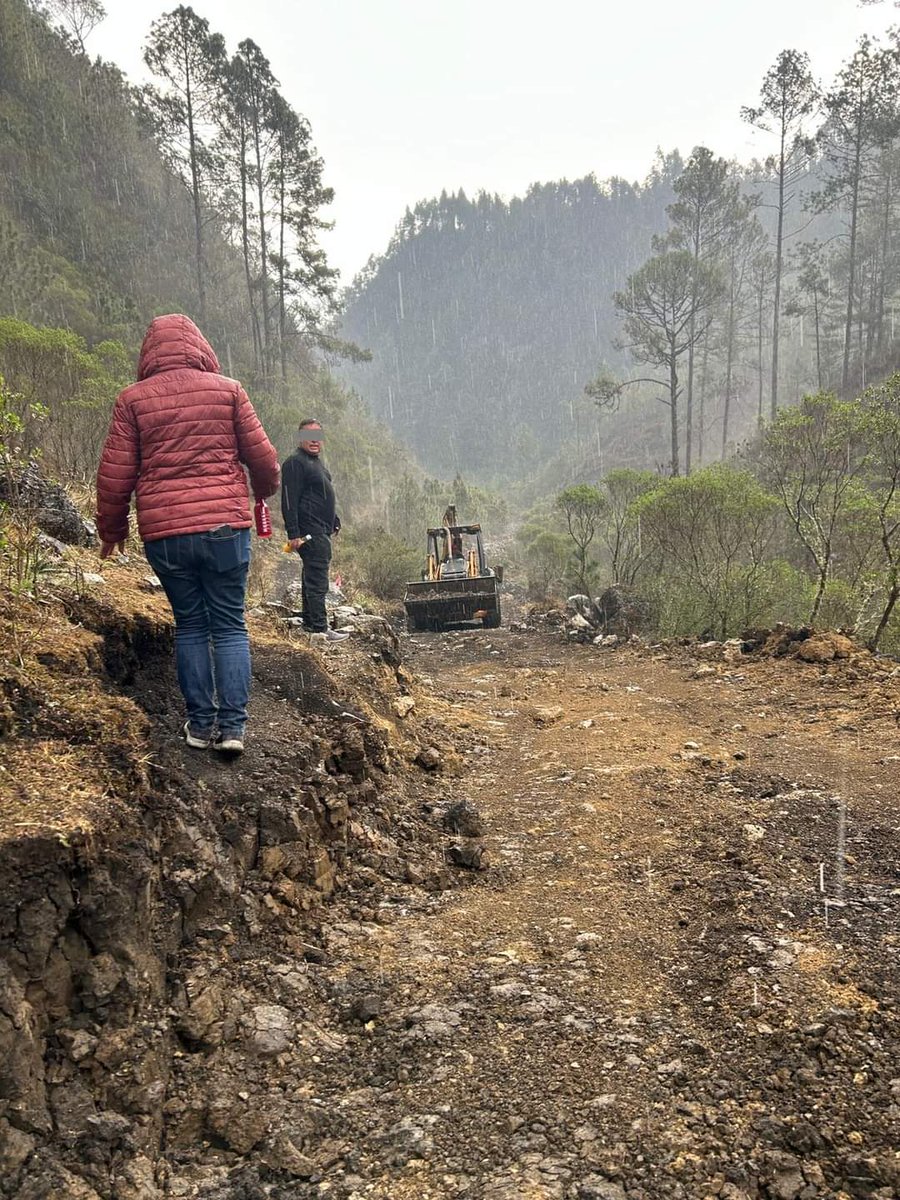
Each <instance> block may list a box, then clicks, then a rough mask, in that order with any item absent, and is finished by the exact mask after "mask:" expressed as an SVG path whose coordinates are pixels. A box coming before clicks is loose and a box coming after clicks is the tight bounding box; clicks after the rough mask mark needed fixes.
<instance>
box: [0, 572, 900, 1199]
mask: <svg viewBox="0 0 900 1200" xmlns="http://www.w3.org/2000/svg"><path fill="white" fill-rule="evenodd" d="M134 597H135V598H134V601H133V602H134V604H135V605H136V606H144V607H137V613H136V616H133V617H127V616H125V617H123V616H122V614H121V613H119V612H118V611H117V610H113V609H109V610H107V609H101V607H100V606H98V605H96V604H95V605H94V606H93V607H90V606H86V605H85V603H84V602H82V604H81V607H80V608H77V609H74V608H73V609H72V610H71V611H64V612H61V614H60V615H59V617H58V619H57V626H55V627H54V628H53V630H52V631H51V632H52V634H53V636H52V639H50V638H49V634H48V635H47V638H48V640H49V641H50V643H51V644H52V648H53V655H52V656H50V655H49V652H48V655H45V656H44V658H42V659H41V660H40V662H37V660H36V664H35V665H34V666H33V667H31V668H30V670H31V675H30V676H28V677H27V678H25V677H24V676H23V678H22V679H21V680H20V679H19V678H18V677H16V678H15V679H13V681H12V683H11V684H10V685H9V687H8V689H7V692H8V695H9V696H10V697H11V700H10V705H11V706H12V707H11V708H10V712H14V714H15V716H16V722H17V724H16V729H17V738H16V739H14V740H13V742H12V744H11V746H10V747H9V748H8V751H9V753H8V755H7V759H8V763H11V764H14V765H15V778H14V779H13V771H12V770H11V769H7V773H6V775H5V776H3V778H4V779H6V780H12V782H14V783H15V784H16V786H17V787H19V790H20V791H22V793H23V796H24V795H25V794H26V793H28V795H29V796H30V795H31V793H34V792H35V790H36V788H35V786H33V784H34V781H35V780H38V781H39V782H40V788H38V789H37V790H38V791H40V793H41V795H44V794H45V792H44V791H41V789H44V790H45V791H46V795H47V796H49V797H50V799H51V800H52V801H53V803H52V805H51V807H52V813H51V816H52V817H53V822H52V823H51V824H49V825H48V826H47V829H44V828H43V827H42V826H41V824H40V821H39V820H38V818H39V817H40V820H41V821H43V820H44V817H43V816H42V815H41V813H42V812H43V810H41V812H40V813H37V815H35V813H33V812H32V813H31V817H30V820H31V822H32V825H31V826H29V827H28V828H29V829H30V828H32V826H33V827H34V832H33V833H32V834H30V835H29V836H21V835H20V833H19V832H18V831H17V828H18V827H17V828H16V829H13V830H12V832H11V833H10V836H9V837H8V838H7V841H6V842H5V843H3V846H5V852H6V855H7V859H6V860H5V861H7V862H8V866H7V868H6V878H5V889H4V892H3V895H4V897H5V899H4V904H5V907H4V908H3V909H2V910H0V916H2V921H0V924H3V926H4V938H5V939H6V940H5V943H4V945H6V951H5V952H6V954H7V958H6V960H5V961H6V966H5V967H4V969H3V970H2V971H0V1063H2V1062H3V1061H4V1056H5V1061H6V1063H7V1065H8V1066H9V1070H8V1072H7V1075H6V1078H5V1080H4V1081H3V1087H2V1088H0V1194H2V1195H4V1196H10V1197H12V1196H15V1197H17V1200H20V1198H24V1200H55V1198H56V1197H63V1196H65V1197H66V1198H67V1200H69V1198H70V1197H71V1198H72V1200H167V1198H169V1197H179V1198H180V1197H185V1198H186V1197H200V1198H202V1200H266V1198H270V1200H304V1198H306V1197H309V1198H313V1197H316V1198H318V1197H328V1198H334V1200H445V1198H447V1200H449V1198H456V1197H459V1198H464V1200H542V1198H545V1197H546V1198H550V1200H706V1198H707V1197H719V1198H721V1200H846V1198H847V1197H850V1198H856V1197H868V1198H870V1200H890V1198H891V1197H897V1196H900V1066H898V1059H900V1055H898V1051H900V1021H898V1012H900V1010H898V1006H897V1005H898V990H900V971H898V962H897V956H898V949H900V925H898V921H897V904H898V901H900V871H898V862H900V859H898V844H900V828H898V826H900V819H898V811H897V793H898V783H900V736H898V729H897V713H898V712H900V677H898V676H895V674H894V667H893V664H892V663H885V662H883V661H879V660H875V659H873V658H872V657H871V656H869V655H867V654H864V653H859V652H853V653H852V654H851V655H850V656H849V657H843V658H840V659H837V660H835V661H830V660H829V654H830V649H829V644H823V646H821V647H820V649H822V654H821V655H819V656H818V657H821V658H822V659H823V661H821V662H805V661H800V660H799V659H797V658H795V657H783V658H774V657H772V656H771V655H767V654H766V653H761V654H758V655H755V656H751V657H749V658H747V657H743V656H742V655H741V654H740V653H739V652H737V651H735V650H734V648H731V649H730V650H727V651H723V650H722V649H721V648H711V649H709V650H705V651H703V650H698V649H697V648H690V647H668V648H657V649H655V650H654V649H653V648H647V647H635V648H630V647H625V648H620V649H616V650H613V651H608V650H602V649H599V648H596V647H594V646H576V645H567V644H566V643H565V642H564V641H563V639H562V636H561V634H559V633H555V634H551V633H541V632H535V631H532V632H517V631H515V630H506V629H503V630H497V631H495V632H492V633H490V634H488V633H459V634H446V635H442V636H427V637H426V636H422V637H417V638H415V639H410V638H404V639H402V647H401V648H402V653H403V657H404V660H405V663H406V665H405V667H404V668H403V669H401V668H400V667H399V656H398V647H397V642H396V638H394V635H393V634H392V633H391V632H390V630H387V632H385V629H382V631H381V633H380V634H378V636H377V637H374V635H373V637H374V640H373V637H370V636H369V635H363V634H358V635H354V639H353V640H351V642H348V643H345V644H343V645H342V646H337V647H334V648H329V649H327V650H326V651H325V652H324V653H319V652H316V651H313V650H311V649H310V648H309V647H304V646H303V645H301V644H300V643H299V642H298V643H297V644H296V645H289V644H288V643H287V642H286V641H285V638H284V636H283V635H282V634H281V633H279V632H278V631H277V630H273V626H272V622H271V620H270V619H269V620H268V623H267V620H266V618H265V617H260V618H258V627H257V628H256V629H255V634H254V636H255V639H256V649H255V658H254V671H255V693H254V700H253V704H254V709H253V712H254V724H253V736H252V738H251V740H250V742H249V743H248V749H247V753H246V754H245V755H244V758H243V759H242V760H241V761H240V762H239V763H237V764H227V763H222V762H221V761H217V760H216V758H215V756H210V755H208V754H204V753H198V752H192V751H188V750H186V749H185V748H184V747H183V745H182V744H181V743H179V742H178V740H177V738H176V736H175V735H176V731H177V728H178V725H179V723H180V716H179V715H178V714H179V713H180V703H179V700H178V696H177V685H176V682H175V678H174V668H173V665H172V657H171V653H170V649H169V643H168V631H167V627H166V626H165V624H164V621H163V619H162V617H161V616H160V617H159V619H157V618H156V616H155V615H154V614H155V613H156V609H155V608H154V607H153V606H154V605H155V604H156V601H155V599H154V598H153V597H150V598H149V599H146V598H145V593H144V592H142V591H140V590H135V592H134ZM145 609H146V611H145ZM73 613H74V614H75V617H77V620H75V618H73V616H72V614H73ZM151 618H152V619H151ZM73 621H74V623H73ZM385 628H386V627H385ZM91 630H95V631H96V632H90V631H91ZM67 638H68V639H69V640H68V641H67V640H66V639H67ZM826 641H827V639H826ZM787 648H788V649H790V648H791V647H787ZM793 649H796V647H793ZM813 649H815V647H813ZM63 651H65V655H64V654H63ZM845 652H846V647H844V649H843V650H842V653H845ZM66 655H67V656H68V657H66ZM810 657H813V658H815V657H817V655H816V654H815V653H812V654H811V655H810ZM70 660H71V661H70ZM67 664H69V665H68V666H67ZM86 668H89V670H86ZM40 670H45V672H47V674H46V676H45V677H41V676H40V675H39V671H40ZM66 670H69V671H70V675H66V674H65V671H66ZM51 672H52V673H51ZM91 672H93V675H91ZM32 676H33V677H32ZM41 678H44V684H43V685H42V686H44V687H45V688H48V687H53V688H55V689H56V690H55V691H53V692H52V702H51V703H38V702H37V699H36V697H37V695H38V691H37V690H36V689H37V688H38V684H37V683H35V680H40V679H41ZM92 680H93V682H92ZM26 684H27V685H28V687H26ZM28 688H30V689H31V690H28ZM80 688H83V689H86V690H84V691H83V693H82V691H79V689H80ZM91 688H93V690H90V689H91ZM354 704H358V706H359V709H358V711H357V710H356V709H354V707H353V705H354ZM347 705H349V708H346V707H345V706H347ZM104 706H106V707H104ZM107 709H108V711H109V713H110V714H111V716H109V717H108V718H105V717H103V714H104V713H106V712H107ZM98 714H99V715H98ZM401 714H404V715H401ZM102 717H103V719H102V720H101V718H102ZM98 722H99V724H98ZM104 722H105V723H104ZM98 731H99V732H98ZM429 742H430V743H431V747H432V749H431V750H429V751H428V752H427V753H426V754H425V755H424V757H423V756H422V752H421V751H422V746H423V745H427V743H429ZM73 745H74V746H82V745H88V746H91V747H93V749H92V758H91V761H92V762H95V763H98V764H99V766H98V768H97V769H98V770H100V768H102V771H103V772H105V774H102V778H101V782H102V783H103V788H102V789H99V790H98V791H97V796H96V797H94V799H93V800H92V801H91V804H92V806H93V807H92V808H91V810H90V811H91V812H92V813H93V814H94V815H93V816H92V818H91V821H92V824H91V825H89V826H88V827H87V828H88V833H87V834H85V832H84V828H85V826H84V820H83V814H84V812H86V811H87V810H86V809H85V805H84V802H83V799H82V798H81V795H80V793H78V794H75V793H73V792H72V787H73V785H74V783H77V782H78V779H80V778H81V777H76V776H75V775H74V773H73V771H72V770H71V769H67V770H65V771H64V770H62V769H60V767H59V763H60V762H63V761H66V762H68V760H64V759H61V758H60V757H59V756H60V754H61V753H63V752H66V753H68V751H69V748H70V746H73ZM51 751H52V754H51ZM414 762H418V763H419V766H414V765H413V763H414ZM29 772H30V774H29ZM51 778H52V779H53V780H56V781H57V784H58V787H57V791H56V792H52V791H50V790H46V789H47V783H46V781H47V780H49V779H51ZM29 781H31V783H29ZM26 801H27V803H26V809H27V808H28V805H29V804H31V801H30V800H28V798H27V796H26ZM76 801H77V803H76ZM461 802H465V803H461ZM66 803H68V804H69V806H70V809H72V810H74V812H75V813H76V815H78V814H82V817H81V818H80V819H81V823H80V824H79V825H78V826H77V827H76V826H75V824H74V819H73V823H72V829H71V830H70V829H68V828H67V827H66V828H63V827H62V825H61V824H60V821H61V819H62V816H64V815H65V813H66V812H67V811H69V810H67V809H66V808H65V804H66ZM98 805H99V807H98ZM454 805H455V806H456V807H455V808H454V807H453V806H454ZM32 807H33V806H32ZM45 807H46V805H45ZM12 811H13V810H11V809H9V811H7V817H8V818H9V819H10V820H11V819H12V818H11V817H10V816H9V813H10V812H12ZM28 811H30V810H28ZM13 815H15V814H14V813H13ZM91 829H93V830H94V831H95V832H93V833H91V832H90V831H91ZM13 835H14V836H13ZM454 860H455V861H456V865H455V866H450V865H448V864H450V863H451V862H453V861H454ZM460 862H462V863H468V864H471V865H472V866H473V867H478V866H480V868H481V869H472V870H467V869H466V868H465V867H460V866H459V863H460ZM0 875H2V873H0ZM48 896H49V897H50V898H51V899H49V900H48ZM51 900H52V902H51ZM0 1074H2V1072H0Z"/></svg>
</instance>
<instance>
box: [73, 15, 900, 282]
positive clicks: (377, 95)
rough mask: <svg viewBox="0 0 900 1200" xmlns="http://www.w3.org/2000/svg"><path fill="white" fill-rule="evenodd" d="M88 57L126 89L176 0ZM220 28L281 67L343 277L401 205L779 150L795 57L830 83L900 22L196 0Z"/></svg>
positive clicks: (112, 21)
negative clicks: (773, 99)
mask: <svg viewBox="0 0 900 1200" xmlns="http://www.w3.org/2000/svg"><path fill="white" fill-rule="evenodd" d="M104 3H105V5H106V8H107V10H108V14H109V15H108V17H107V19H106V21H105V22H104V24H103V25H102V26H100V27H99V28H98V29H97V30H96V31H95V32H94V34H93V35H92V38H91V41H90V43H89V48H90V49H91V51H92V52H93V53H94V54H101V55H102V56H103V57H105V58H109V59H112V60H113V61H115V62H117V63H118V64H119V65H120V66H121V67H122V68H123V69H124V70H125V71H126V73H127V74H128V75H129V76H130V77H132V78H133V79H138V78H142V77H144V75H145V72H144V68H143V64H142V62H141V45H142V43H143V40H144V37H145V35H146V32H147V30H148V28H149V26H150V23H151V22H152V21H153V20H154V19H155V18H156V17H157V16H159V15H160V13H162V12H165V11H169V10H171V9H172V8H174V7H175V6H176V5H175V3H174V0H171V2H169V3H166V2H165V0H104ZM193 7H194V9H195V10H196V11H197V12H199V13H201V14H202V15H203V16H205V17H207V18H208V19H209V21H210V25H211V27H212V28H213V29H214V30H217V31H219V32H220V33H222V34H224V35H225V37H226V40H227V41H228V45H229V49H232V50H233V49H234V47H235V46H236V44H237V42H238V41H240V40H241V39H242V38H244V37H250V38H252V39H253V40H254V41H256V42H257V43H258V44H259V45H260V47H261V48H262V50H263V52H264V53H265V54H266V55H267V57H268V58H269V59H270V61H271V63H272V66H273V70H274V72H275V74H276V75H277V77H278V78H279V80H280V82H281V85H282V90H283V91H284V93H285V95H286V97H287V98H288V100H289V101H290V102H291V103H292V104H293V105H294V107H295V108H297V109H298V110H299V111H300V112H302V113H304V114H305V115H306V116H307V117H308V119H309V120H310V122H311V124H312V128H313V133H314V136H315V140H316V144H317V146H318V148H319V152H320V153H321V155H322V156H323V158H324V160H325V165H326V180H327V182H328V183H329V184H330V185H331V186H332V187H334V188H335V190H336V192H337V198H336V201H335V203H334V205H333V206H332V208H331V217H332V218H333V219H334V220H335V222H336V228H335V230H334V231H333V232H332V233H330V234H327V235H326V239H325V245H326V247H327V249H328V253H329V256H330V258H331V261H332V262H333V264H334V265H335V266H338V267H339V268H340V269H341V272H342V276H343V280H344V282H345V283H349V282H350V280H351V278H352V276H353V275H354V274H355V272H356V271H357V270H359V268H360V267H362V266H363V264H364V263H365V262H366V260H367V259H368V257H369V255H370V254H373V253H380V252H381V251H383V250H384V248H385V246H386V244H387V241H388V239H389V238H390V235H391V233H392V231H393V228H394V226H395V225H396V224H397V222H398V221H399V220H400V218H401V217H402V215H403V212H404V210H405V209H406V207H407V206H408V205H412V204H414V203H415V202H416V201H417V200H419V199H424V198H427V197H430V196H433V195H437V194H439V193H440V192H441V190H442V189H444V188H446V189H447V190H448V191H452V190H456V189H457V188H460V187H463V188H465V190H466V191H467V193H468V194H469V195H474V194H475V193H476V192H477V191H479V190H481V189H484V190H486V191H489V192H499V193H500V194H501V195H503V196H507V197H508V196H511V195H515V194H521V193H522V192H524V190H525V189H526V188H527V186H528V184H529V183H532V182H535V181H546V180H550V179H560V178H563V177H566V178H569V179H575V178H578V177H580V176H583V175H586V174H588V173H589V172H594V173H595V174H596V175H597V176H598V177H599V178H605V177H607V176H609V175H622V176H625V177H626V178H628V179H641V178H643V177H644V176H645V175H646V173H647V170H648V168H649V166H650V164H651V161H652V158H653V155H654V152H655V150H656V147H657V146H661V147H662V148H663V149H665V150H671V149H674V148H676V147H677V148H679V149H681V150H682V151H683V152H685V153H686V152H688V151H689V150H690V149H691V147H692V146H694V145H697V144H699V143H705V144H706V145H708V146H710V147H712V149H713V150H715V151H716V152H717V153H718V154H723V155H726V156H735V157H738V158H741V159H745V160H746V159H749V158H751V157H753V156H754V155H758V156H762V155H764V154H765V153H766V152H767V149H768V147H767V144H766V142H765V139H764V137H763V135H760V134H756V133H754V132H753V131H751V130H749V129H748V128H747V126H745V125H744V124H743V123H742V122H741V120H740V117H739V110H740V107H741V105H742V104H753V103H754V102H755V101H756V99H757V95H758V92H759V85H760V81H761V79H762V76H763V74H764V73H765V71H766V70H767V69H768V67H769V66H770V65H771V64H772V62H773V61H774V60H775V57H776V55H777V54H778V52H779V51H780V50H782V49H786V48H797V49H800V50H806V51H807V52H808V53H809V55H810V57H811V59H812V64H813V69H814V71H815V73H816V75H817V76H818V77H820V78H821V79H822V80H823V81H826V82H827V81H829V80H830V79H831V78H832V76H833V75H834V73H835V71H836V70H837V69H838V67H839V66H840V63H841V61H842V59H844V58H846V57H847V56H848V55H849V54H850V53H852V50H853V46H854V43H855V41H856V39H857V38H858V37H859V36H860V34H862V33H864V32H869V33H873V34H881V33H882V32H884V31H885V30H886V29H887V28H888V27H889V26H890V25H891V24H892V23H895V22H896V21H897V20H898V13H897V12H896V11H895V9H894V7H893V5H892V4H891V3H890V0H888V2H887V3H885V4H883V5H881V6H879V7H875V8H859V7H858V6H857V2H856V0H615V2H614V3H613V2H610V0H558V3H556V4H548V3H547V2H546V0H541V2H540V3H538V2H537V0H450V2H448V3H435V2H434V0H416V2H415V3H414V2H413V0H296V2H294V3H290V2H285V0H254V2H253V3H249V4H248V3H247V0H196V2H195V3H194V4H193Z"/></svg>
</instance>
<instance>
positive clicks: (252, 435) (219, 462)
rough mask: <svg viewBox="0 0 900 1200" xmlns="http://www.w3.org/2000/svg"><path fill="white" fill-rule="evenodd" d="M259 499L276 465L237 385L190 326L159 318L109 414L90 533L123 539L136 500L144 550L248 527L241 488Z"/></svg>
mask: <svg viewBox="0 0 900 1200" xmlns="http://www.w3.org/2000/svg"><path fill="white" fill-rule="evenodd" d="M241 463H245V464H246V466H247V468H248V470H249V472H250V482H251V485H252V487H253V492H254V495H256V496H257V497H262V496H271V495H272V494H273V492H275V491H276V489H277V487H278V456H277V455H276V453H275V448H274V447H273V446H272V444H271V442H270V441H269V439H268V438H267V437H266V434H265V431H264V430H263V427H262V425H260V423H259V418H258V417H257V415H256V413H255V412H254V411H253V405H252V404H251V403H250V401H249V400H248V398H247V394H246V392H245V391H244V389H243V388H242V387H241V385H240V384H239V383H236V382H235V381H234V380H233V379H227V378H226V377H225V376H224V375H220V374H219V363H218V360H217V359H216V356H215V354H214V353H213V349H212V347H211V346H210V344H209V342H207V340H206V338H205V337H204V336H203V334H202V333H201V332H200V330H199V329H198V328H197V326H196V325H195V324H194V322H193V321H191V320H190V319H189V318H188V317H183V316H168V317H157V318H156V320H155V321H153V322H152V323H151V325H150V328H149V329H148V330H147V335H146V337H145V338H144V344H143V346H142V347H141V357H140V363H139V365H138V382H137V383H135V384H133V385H132V386H131V387H128V388H126V389H125V390H124V391H123V392H122V393H121V395H120V396H119V398H118V400H117V401H116V406H115V408H114V410H113V415H112V421H111V423H110V427H109V433H108V434H107V436H106V443H105V445H104V447H103V454H102V456H101V458H100V468H99V470H98V472H97V528H98V530H99V533H100V538H101V540H102V541H104V542H119V541H122V539H123V538H126V537H127V536H128V506H129V503H130V501H131V493H132V492H133V491H136V492H137V515H138V530H139V532H140V535H141V538H142V539H143V540H144V541H145V542H153V541H156V540H157V539H158V538H164V537H169V536H170V535H171V534H175V533H202V532H204V531H205V530H207V529H215V528H216V527H217V526H219V525H231V526H233V527H234V528H235V529H247V528H248V527H249V526H250V524H251V519H250V503H249V497H248V494H247V480H246V477H245V475H244V471H243V468H242V466H241Z"/></svg>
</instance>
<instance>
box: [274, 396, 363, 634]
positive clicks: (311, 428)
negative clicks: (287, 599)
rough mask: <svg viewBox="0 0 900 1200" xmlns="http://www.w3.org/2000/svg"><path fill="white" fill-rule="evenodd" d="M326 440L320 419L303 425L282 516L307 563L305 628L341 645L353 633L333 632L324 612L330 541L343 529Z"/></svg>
mask: <svg viewBox="0 0 900 1200" xmlns="http://www.w3.org/2000/svg"><path fill="white" fill-rule="evenodd" d="M323 439H324V434H323V433H322V426H321V424H320V423H319V422H318V421H315V420H312V419H310V420H308V421H301V422H300V427H299V443H300V445H299V448H298V449H297V450H296V451H295V452H294V453H293V454H292V455H291V456H290V458H288V459H286V460H285V462H284V464H283V465H282V468H281V515H282V517H283V518H284V527H285V529H286V530H287V536H288V541H289V542H290V545H291V549H293V550H296V551H298V553H299V555H300V558H301V559H302V561H303V568H302V580H301V589H302V594H303V625H304V628H305V629H308V630H309V632H310V633H313V634H323V635H324V636H325V637H326V638H327V640H328V641H330V642H342V641H344V639H345V638H348V637H349V636H350V635H349V634H348V633H345V632H344V631H342V630H340V631H339V630H337V629H329V627H328V617H327V615H326V613H325V595H326V593H327V591H328V564H329V563H330V562H331V538H332V535H333V534H336V533H337V532H338V531H339V529H340V528H341V521H340V517H339V516H338V515H337V512H336V510H335V498H334V487H333V485H332V482H331V474H330V472H329V470H328V468H327V467H326V466H325V464H324V463H323V462H322V459H321V454H322V442H323Z"/></svg>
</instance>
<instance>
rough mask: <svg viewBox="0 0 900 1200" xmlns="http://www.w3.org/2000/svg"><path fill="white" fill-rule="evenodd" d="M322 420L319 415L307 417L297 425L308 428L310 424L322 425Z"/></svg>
mask: <svg viewBox="0 0 900 1200" xmlns="http://www.w3.org/2000/svg"><path fill="white" fill-rule="evenodd" d="M321 424H322V422H321V421H320V420H319V418H318V417H307V418H306V420H305V421H301V422H300V424H299V425H298V426H297V428H298V429H308V428H309V426H310V425H321Z"/></svg>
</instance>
